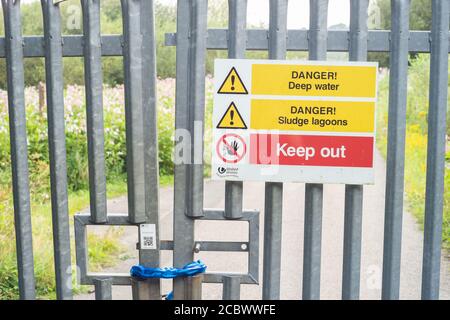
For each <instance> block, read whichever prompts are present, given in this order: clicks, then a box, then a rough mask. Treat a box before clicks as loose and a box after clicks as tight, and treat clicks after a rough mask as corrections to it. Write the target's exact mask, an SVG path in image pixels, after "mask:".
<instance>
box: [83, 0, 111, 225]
mask: <svg viewBox="0 0 450 320" xmlns="http://www.w3.org/2000/svg"><path fill="white" fill-rule="evenodd" d="M81 5H82V9H83V34H84V37H85V42H84V69H85V72H84V76H85V88H86V122H87V125H86V127H87V137H88V158H89V159H88V160H89V193H90V208H91V220H92V222H95V223H104V222H106V221H107V208H106V175H105V150H104V149H105V148H104V130H103V76H102V48H101V35H100V1H98V0H82V1H81Z"/></svg>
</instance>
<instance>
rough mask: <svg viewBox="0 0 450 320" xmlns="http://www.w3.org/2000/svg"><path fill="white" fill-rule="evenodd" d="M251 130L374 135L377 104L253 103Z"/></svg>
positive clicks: (277, 101)
mask: <svg viewBox="0 0 450 320" xmlns="http://www.w3.org/2000/svg"><path fill="white" fill-rule="evenodd" d="M250 129H258V130H302V131H328V132H330V131H333V132H368V133H372V132H374V129H375V103H374V102H347V101H305V100H252V101H251V112H250Z"/></svg>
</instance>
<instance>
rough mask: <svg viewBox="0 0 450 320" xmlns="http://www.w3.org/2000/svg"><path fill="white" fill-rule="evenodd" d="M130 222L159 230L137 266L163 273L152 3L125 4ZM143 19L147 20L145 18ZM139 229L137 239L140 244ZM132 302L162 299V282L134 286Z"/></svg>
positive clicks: (125, 1)
mask: <svg viewBox="0 0 450 320" xmlns="http://www.w3.org/2000/svg"><path fill="white" fill-rule="evenodd" d="M122 10H123V13H124V24H123V25H124V38H125V44H124V62H125V99H126V113H125V114H126V130H127V159H128V163H131V164H132V165H128V166H127V168H128V188H129V189H128V206H129V218H130V221H131V222H133V223H145V224H153V225H155V230H156V239H154V241H155V242H156V244H157V245H156V248H155V249H146V248H144V247H143V246H142V244H141V243H140V244H139V263H140V264H142V265H144V266H145V267H153V268H155V267H159V262H160V255H159V204H158V185H159V177H158V174H159V173H158V145H157V125H156V123H157V121H156V88H155V86H156V65H155V34H154V16H153V15H154V12H153V1H141V0H122ZM143 17H145V18H143ZM141 231H142V230H141V228H139V239H141V234H140V233H141ZM133 286H136V288H133V298H136V299H139V300H144V299H145V300H146V299H153V300H159V299H161V293H160V280H159V279H148V280H146V281H138V282H133Z"/></svg>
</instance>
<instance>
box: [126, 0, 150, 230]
mask: <svg viewBox="0 0 450 320" xmlns="http://www.w3.org/2000/svg"><path fill="white" fill-rule="evenodd" d="M121 4H122V12H123V34H124V49H123V60H124V68H125V71H124V75H125V118H126V141H127V182H128V216H129V218H130V221H131V222H132V223H143V222H145V221H146V216H145V175H144V172H145V162H144V114H143V112H144V111H143V103H142V98H143V94H142V45H143V44H142V33H141V15H140V11H139V10H140V4H141V3H140V1H139V0H121Z"/></svg>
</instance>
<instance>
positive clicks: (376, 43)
mask: <svg viewBox="0 0 450 320" xmlns="http://www.w3.org/2000/svg"><path fill="white" fill-rule="evenodd" d="M227 31H228V30H227V29H209V30H208V38H207V43H206V46H207V49H209V50H227V49H228V41H227ZM287 33H288V36H287V48H286V49H287V50H288V51H308V30H288V32H287ZM267 34H268V30H264V29H253V30H251V29H250V30H247V39H248V40H247V47H246V49H247V50H268V48H269V42H268V38H267ZM390 34H391V32H390V31H387V30H371V31H369V33H368V43H367V50H368V51H369V52H389V39H390ZM328 35H329V37H328V46H327V50H328V51H331V52H347V51H348V50H349V38H350V36H349V31H347V30H330V31H328ZM430 39H431V33H430V32H429V31H411V32H410V38H409V51H410V52H417V53H429V52H430V48H431V42H430ZM83 42H84V40H83V36H82V35H70V36H67V35H66V36H63V37H62V47H63V56H64V57H83V55H84V53H83V50H84V49H83V47H84V45H83ZM123 43H124V42H123V37H122V35H117V34H116V35H102V45H101V51H102V56H104V57H109V56H122V55H123ZM165 45H166V46H175V45H176V33H167V34H166V39H165ZM5 46H6V42H5V38H0V58H5V57H6V49H5ZM449 52H450V50H449ZM23 55H24V57H25V58H33V57H44V56H45V40H44V37H42V36H24V37H23Z"/></svg>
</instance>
